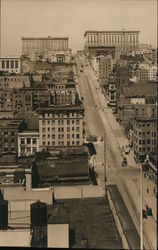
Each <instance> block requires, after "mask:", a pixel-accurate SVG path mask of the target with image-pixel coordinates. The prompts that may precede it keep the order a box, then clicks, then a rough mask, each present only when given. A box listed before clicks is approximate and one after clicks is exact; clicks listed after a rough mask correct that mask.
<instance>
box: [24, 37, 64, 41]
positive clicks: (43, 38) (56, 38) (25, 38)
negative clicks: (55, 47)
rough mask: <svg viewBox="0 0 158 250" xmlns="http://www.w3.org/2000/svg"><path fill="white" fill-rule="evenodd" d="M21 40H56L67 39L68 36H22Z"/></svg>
mask: <svg viewBox="0 0 158 250" xmlns="http://www.w3.org/2000/svg"><path fill="white" fill-rule="evenodd" d="M21 39H22V40H58V39H62V40H68V37H51V36H48V37H22V38H21Z"/></svg>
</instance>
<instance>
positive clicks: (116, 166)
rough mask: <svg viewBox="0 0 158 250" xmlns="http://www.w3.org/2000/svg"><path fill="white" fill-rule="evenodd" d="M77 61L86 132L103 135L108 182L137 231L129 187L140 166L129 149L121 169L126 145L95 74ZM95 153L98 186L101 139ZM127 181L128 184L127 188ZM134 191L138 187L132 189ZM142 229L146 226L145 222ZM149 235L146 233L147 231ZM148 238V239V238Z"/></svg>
mask: <svg viewBox="0 0 158 250" xmlns="http://www.w3.org/2000/svg"><path fill="white" fill-rule="evenodd" d="M76 62H77V68H76V71H77V75H78V86H77V88H78V89H79V91H80V94H81V96H83V97H84V106H85V109H86V126H87V127H86V131H87V133H90V134H95V135H97V136H103V135H104V134H106V139H107V143H106V146H107V150H106V152H107V153H106V173H107V180H108V184H117V186H118V188H119V191H120V193H121V195H122V197H123V199H124V201H125V204H126V206H127V208H128V210H129V212H130V215H131V217H132V218H133V221H134V223H135V226H136V228H137V230H138V232H139V231H140V220H139V217H140V201H139V200H140V199H139V194H138V195H137V197H138V201H137V202H136V201H135V199H133V197H131V194H130V192H131V190H133V187H135V186H136V183H135V180H138V182H137V184H138V183H139V179H140V178H139V177H140V165H138V164H136V163H135V161H134V158H133V152H131V153H130V155H129V156H128V157H127V160H128V167H126V168H122V167H121V162H122V156H121V148H122V146H125V145H127V144H128V140H127V139H126V137H125V136H124V134H123V131H122V129H121V127H120V125H119V124H118V123H117V122H116V120H115V118H114V116H113V115H112V112H111V110H110V109H109V108H108V107H107V103H106V100H105V98H104V95H103V94H102V93H101V89H100V87H99V83H98V81H97V79H96V77H95V74H94V72H93V70H92V68H91V66H90V65H89V63H88V61H87V59H86V58H84V56H80V57H78V56H77V57H76ZM81 64H83V65H85V64H87V65H88V66H86V67H84V68H83V72H80V69H81ZM95 147H96V151H97V155H96V159H95V171H96V172H97V173H98V179H99V182H100V184H101V185H103V183H104V176H103V172H104V169H103V166H102V162H103V151H104V150H103V147H104V144H103V143H102V142H100V143H96V144H95ZM128 183H130V188H129V185H128ZM135 191H136V192H137V193H138V191H139V190H138V189H135ZM145 224H146V225H145V226H144V228H145V227H146V228H148V225H147V224H150V223H147V222H146V223H145ZM155 230H156V224H154V227H153V229H151V234H152V236H153V235H156V231H155ZM146 231H149V230H145V231H144V234H145V235H146V237H144V245H145V247H146V249H151V248H152V249H156V247H155V246H156V237H155V238H153V237H151V235H149V236H150V237H149V236H148V235H147V233H146ZM148 234H149V233H148ZM150 239H151V240H150Z"/></svg>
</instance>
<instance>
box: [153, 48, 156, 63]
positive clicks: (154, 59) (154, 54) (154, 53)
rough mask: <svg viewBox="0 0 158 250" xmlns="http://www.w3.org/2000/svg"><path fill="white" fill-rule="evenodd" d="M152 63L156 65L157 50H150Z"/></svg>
mask: <svg viewBox="0 0 158 250" xmlns="http://www.w3.org/2000/svg"><path fill="white" fill-rule="evenodd" d="M152 63H153V64H154V65H157V48H156V49H152Z"/></svg>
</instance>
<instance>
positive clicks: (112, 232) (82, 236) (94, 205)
mask: <svg viewBox="0 0 158 250" xmlns="http://www.w3.org/2000/svg"><path fill="white" fill-rule="evenodd" d="M62 223H68V224H69V230H70V231H69V232H70V240H69V243H70V245H69V246H70V248H72V247H73V248H87V246H86V245H85V241H86V242H87V244H88V248H93V249H99V248H102V249H122V242H121V238H120V236H119V233H118V231H117V228H116V225H115V221H114V218H113V215H112V212H111V209H110V206H109V203H108V200H107V199H105V198H88V199H68V200H66V199H65V200H59V201H57V202H55V203H54V205H53V206H48V224H62Z"/></svg>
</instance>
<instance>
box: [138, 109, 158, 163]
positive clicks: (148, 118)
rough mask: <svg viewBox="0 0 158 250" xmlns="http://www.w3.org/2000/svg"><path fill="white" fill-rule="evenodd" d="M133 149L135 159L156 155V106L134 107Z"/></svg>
mask: <svg viewBox="0 0 158 250" xmlns="http://www.w3.org/2000/svg"><path fill="white" fill-rule="evenodd" d="M133 149H134V153H135V156H136V159H138V160H142V159H145V157H146V155H147V154H150V153H157V116H156V105H137V106H136V107H134V120H133Z"/></svg>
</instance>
